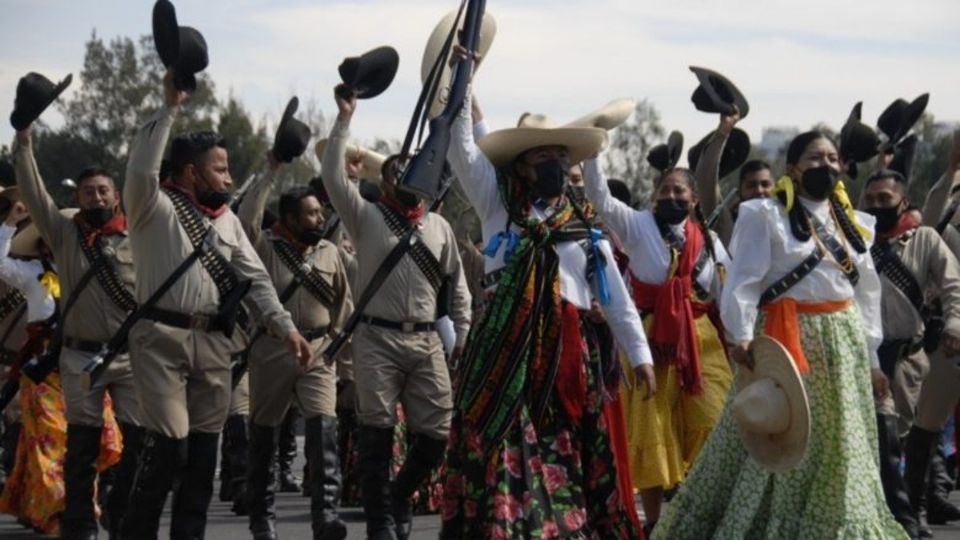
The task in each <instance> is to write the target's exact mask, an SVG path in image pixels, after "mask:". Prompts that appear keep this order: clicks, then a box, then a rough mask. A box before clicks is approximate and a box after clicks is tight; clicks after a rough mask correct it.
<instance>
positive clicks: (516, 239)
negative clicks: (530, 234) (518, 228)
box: [483, 229, 520, 263]
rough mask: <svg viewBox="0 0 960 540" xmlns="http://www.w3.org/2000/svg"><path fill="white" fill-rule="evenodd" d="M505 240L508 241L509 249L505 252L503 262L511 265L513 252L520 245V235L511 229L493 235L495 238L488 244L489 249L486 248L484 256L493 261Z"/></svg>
mask: <svg viewBox="0 0 960 540" xmlns="http://www.w3.org/2000/svg"><path fill="white" fill-rule="evenodd" d="M504 240H506V241H507V249H505V250H504V252H503V262H505V263H509V262H510V257H512V256H513V252H514V251H516V249H517V245H518V244H519V243H520V235H519V234H517V233H516V232H515V231H512V230H510V229H507V230H505V231H500V232H498V233H497V234H495V235H493V238H491V239H490V242H488V243H487V247H486V248H484V250H483V254H484V255H485V256H487V257H490V258H491V259H492V258H494V257H496V256H497V251H499V250H500V244H502V243H503V241H504Z"/></svg>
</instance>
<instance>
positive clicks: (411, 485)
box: [393, 434, 447, 540]
mask: <svg viewBox="0 0 960 540" xmlns="http://www.w3.org/2000/svg"><path fill="white" fill-rule="evenodd" d="M412 438H413V444H412V445H411V446H410V451H409V452H407V459H405V460H404V462H403V467H401V468H400V472H399V473H397V481H396V484H395V485H394V489H393V519H394V521H395V522H396V524H397V538H398V539H399V540H406V539H407V538H409V537H410V529H411V528H412V527H413V511H412V509H411V504H412V503H411V501H410V498H411V497H413V492H414V491H416V490H417V488H419V487H421V486H423V485H424V483H425V482H426V481H427V479H428V478H430V475H431V474H432V473H433V471H434V470H435V469H436V468H437V467H439V466H440V464H441V463H442V462H443V454H444V451H445V450H446V448H447V440H446V439H443V440H440V439H432V438H430V437H427V436H426V435H420V434H413V436H412Z"/></svg>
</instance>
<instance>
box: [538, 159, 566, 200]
mask: <svg viewBox="0 0 960 540" xmlns="http://www.w3.org/2000/svg"><path fill="white" fill-rule="evenodd" d="M533 170H534V171H535V172H536V175H537V177H536V180H534V182H533V185H532V186H531V190H532V191H533V193H534V195H536V196H537V197H538V198H541V199H552V198H554V197H559V196H560V194H562V193H563V188H564V186H565V185H566V183H567V178H568V177H569V176H570V166H569V165H567V164H565V163H563V162H562V161H560V160H559V159H548V160H547V161H541V162H540V163H537V164H536V165H534V166H533Z"/></svg>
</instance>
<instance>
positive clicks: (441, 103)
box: [420, 10, 497, 118]
mask: <svg viewBox="0 0 960 540" xmlns="http://www.w3.org/2000/svg"><path fill="white" fill-rule="evenodd" d="M456 17H457V10H453V11H451V12H450V13H447V14H446V15H445V16H444V17H443V19H441V20H440V22H439V23H438V24H437V26H436V27H434V29H433V32H432V33H431V34H430V38H429V39H428V40H427V46H426V47H425V48H424V50H423V59H422V60H421V62H420V80H421V81H422V82H423V83H426V82H427V77H428V76H430V70H431V69H433V65H434V63H435V62H436V61H437V57H438V56H439V55H440V50H441V49H443V43H444V42H445V41H446V39H447V36H448V35H449V34H450V28H452V27H453V22H454V20H455V19H456ZM457 28H458V30H460V29H463V19H460V23H459V24H458V26H457ZM496 35H497V21H496V19H494V18H493V15H490V14H489V13H486V12H485V13H484V14H483V22H482V23H480V39H479V40H478V42H477V52H479V53H480V55H481V56H482V57H483V58H484V59H486V57H487V51H489V50H490V46H491V45H493V38H494V37H496ZM457 43H459V41H458V40H457V38H456V37H454V44H457ZM448 60H449V59H448V58H444V59H443V61H442V62H443V69H442V70H441V72H440V85H439V86H438V87H437V94H436V96H434V99H433V102H432V103H431V104H430V109H429V111H428V113H427V117H428V118H434V117H436V116H437V115H439V114H440V113H441V112H443V108H444V107H445V106H446V105H447V99H448V97H449V96H448V93H447V92H448V90H449V86H450V79H451V78H452V77H453V74H452V71H453V70H452V69H451V68H450V62H449V61H448Z"/></svg>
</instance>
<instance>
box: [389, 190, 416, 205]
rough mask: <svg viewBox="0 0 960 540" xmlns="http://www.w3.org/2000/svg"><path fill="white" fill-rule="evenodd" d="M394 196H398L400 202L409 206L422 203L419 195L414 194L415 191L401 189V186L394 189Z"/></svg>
mask: <svg viewBox="0 0 960 540" xmlns="http://www.w3.org/2000/svg"><path fill="white" fill-rule="evenodd" d="M394 197H396V198H397V200H398V201H400V204H402V205H404V206H406V207H408V208H413V207H414V206H416V205H418V204H420V197H417V196H416V195H414V194H413V193H411V192H409V191H407V190H405V189H400V188H396V189H394Z"/></svg>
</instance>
